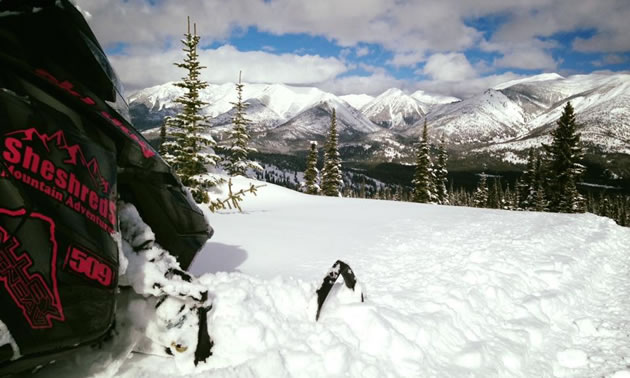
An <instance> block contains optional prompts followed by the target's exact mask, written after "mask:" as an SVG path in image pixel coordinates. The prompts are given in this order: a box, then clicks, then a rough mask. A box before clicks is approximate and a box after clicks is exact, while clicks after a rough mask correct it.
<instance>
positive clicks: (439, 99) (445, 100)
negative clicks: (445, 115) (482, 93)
mask: <svg viewBox="0 0 630 378" xmlns="http://www.w3.org/2000/svg"><path fill="white" fill-rule="evenodd" d="M411 97H413V98H415V99H416V100H418V101H420V104H421V106H422V111H423V112H424V113H428V112H430V111H431V109H432V108H433V107H435V105H442V104H450V103H453V102H458V101H461V99H459V98H457V97H452V96H442V95H438V94H432V93H427V92H425V91H423V90H418V91H415V92H413V93H412V94H411Z"/></svg>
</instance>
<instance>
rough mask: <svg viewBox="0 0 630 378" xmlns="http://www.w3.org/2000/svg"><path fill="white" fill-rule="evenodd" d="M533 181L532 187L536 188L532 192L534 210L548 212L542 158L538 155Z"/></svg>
mask: <svg viewBox="0 0 630 378" xmlns="http://www.w3.org/2000/svg"><path fill="white" fill-rule="evenodd" d="M534 172H535V180H534V185H535V187H536V189H535V192H534V199H533V200H534V210H536V211H548V210H549V201H547V197H546V195H545V173H544V169H543V165H542V158H541V157H540V154H539V155H538V156H537V157H536V165H535V169H534Z"/></svg>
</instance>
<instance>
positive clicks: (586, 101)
mask: <svg viewBox="0 0 630 378" xmlns="http://www.w3.org/2000/svg"><path fill="white" fill-rule="evenodd" d="M502 92H503V93H505V94H506V96H508V97H510V98H512V99H513V101H514V102H516V103H519V104H521V106H522V107H527V108H530V109H534V108H537V111H536V110H531V113H532V115H533V116H532V119H531V120H530V121H529V122H528V123H527V124H526V127H527V129H528V130H529V132H528V133H526V134H525V135H522V136H521V137H519V138H515V139H513V140H508V141H505V142H504V143H500V144H497V145H494V146H488V147H486V148H484V150H486V151H507V150H517V151H518V150H523V149H527V148H529V147H537V146H539V145H540V144H541V143H543V142H548V141H549V131H550V129H551V128H552V127H554V125H555V122H556V121H557V120H558V118H560V115H561V113H562V110H563V108H564V106H565V105H566V103H567V101H571V105H572V106H573V108H574V110H575V114H576V121H577V123H578V129H579V131H580V133H581V134H582V138H581V139H582V141H583V142H585V143H586V144H587V145H589V146H590V147H594V148H597V149H599V150H601V151H604V152H620V153H625V154H630V75H628V74H616V75H609V74H591V75H575V76H571V77H568V78H566V79H561V80H560V79H557V80H554V81H553V82H549V83H547V85H545V86H540V85H536V84H535V83H532V82H526V83H518V84H515V85H513V86H511V87H508V88H505V89H503V90H502Z"/></svg>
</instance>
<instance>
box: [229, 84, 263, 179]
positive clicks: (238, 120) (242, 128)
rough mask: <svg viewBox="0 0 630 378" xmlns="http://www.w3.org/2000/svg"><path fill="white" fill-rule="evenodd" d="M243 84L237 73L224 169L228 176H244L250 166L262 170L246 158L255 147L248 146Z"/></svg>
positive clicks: (247, 121) (248, 121) (247, 123)
mask: <svg viewBox="0 0 630 378" xmlns="http://www.w3.org/2000/svg"><path fill="white" fill-rule="evenodd" d="M243 86H244V84H243V83H242V82H241V73H240V72H239V75H238V84H236V102H232V103H231V104H232V105H233V106H234V109H236V112H235V114H234V118H232V124H233V125H234V127H233V128H232V131H231V132H230V135H229V139H230V140H231V145H230V146H229V147H228V149H227V153H228V154H227V164H226V166H225V169H226V170H227V171H228V173H229V174H230V176H238V175H241V176H245V175H246V173H247V169H248V168H251V169H254V170H256V171H259V170H262V167H261V166H260V165H259V164H258V163H256V162H253V161H251V160H249V159H248V158H247V156H248V154H249V153H250V152H256V149H255V148H253V147H249V132H248V131H247V126H248V125H249V123H250V120H249V119H247V118H246V117H245V109H247V104H246V103H244V102H243Z"/></svg>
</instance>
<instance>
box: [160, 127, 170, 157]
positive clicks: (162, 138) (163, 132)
mask: <svg viewBox="0 0 630 378" xmlns="http://www.w3.org/2000/svg"><path fill="white" fill-rule="evenodd" d="M165 143H166V120H165V121H164V122H162V125H161V126H160V144H159V146H158V151H159V152H160V155H161V156H162V157H163V158H165V159H166V155H167V154H168V149H167V148H166V147H167V146H166V144H165Z"/></svg>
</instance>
